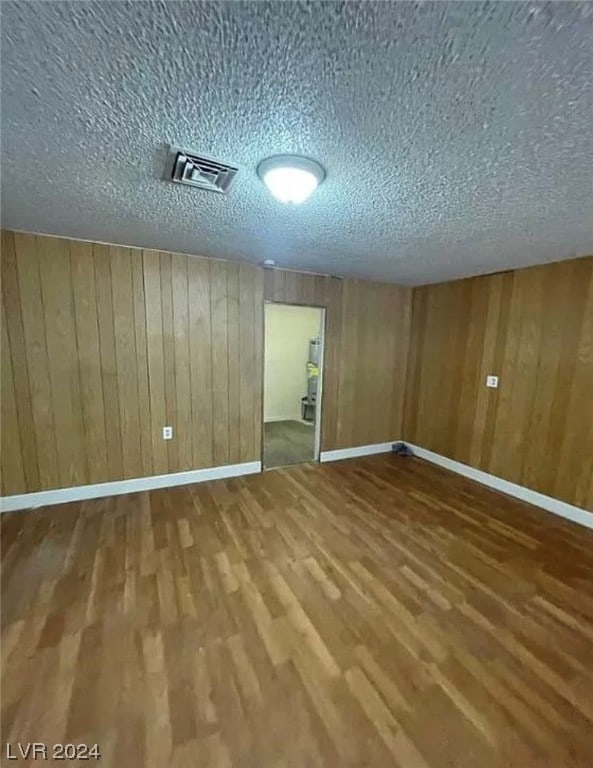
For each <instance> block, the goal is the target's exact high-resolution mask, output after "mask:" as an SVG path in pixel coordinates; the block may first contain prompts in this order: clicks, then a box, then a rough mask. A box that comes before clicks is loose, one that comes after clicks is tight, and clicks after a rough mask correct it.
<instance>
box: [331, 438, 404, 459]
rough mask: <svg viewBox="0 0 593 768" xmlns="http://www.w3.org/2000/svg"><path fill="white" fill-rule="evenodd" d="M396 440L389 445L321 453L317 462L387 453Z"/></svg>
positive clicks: (360, 446) (358, 446)
mask: <svg viewBox="0 0 593 768" xmlns="http://www.w3.org/2000/svg"><path fill="white" fill-rule="evenodd" d="M397 442H398V441H397V440H391V441H390V442H389V443H372V444H371V445H357V446H356V447H354V448H338V449H337V450H335V451H321V453H320V454H319V461H322V462H325V461H340V460H341V459H355V458H356V457H357V456H372V455H373V454H375V453H389V451H390V450H391V449H392V448H393V444H394V443H397Z"/></svg>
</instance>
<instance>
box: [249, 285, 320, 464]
mask: <svg viewBox="0 0 593 768" xmlns="http://www.w3.org/2000/svg"><path fill="white" fill-rule="evenodd" d="M267 304H280V305H282V306H285V307H304V308H307V309H319V310H320V311H321V321H320V323H319V346H320V349H319V381H318V383H317V403H316V407H315V425H314V427H313V428H314V430H315V436H314V446H313V461H319V456H320V454H321V440H322V428H321V426H322V425H321V422H322V415H323V373H324V368H325V331H326V323H327V308H326V307H325V306H323V305H321V304H306V303H301V302H296V301H272V300H271V299H264V312H263V315H264V317H263V320H264V322H263V340H262V371H261V375H262V378H261V382H262V388H261V393H262V395H261V396H262V409H261V468H262V472H263V471H264V470H265V469H266V466H265V464H264V445H265V435H264V425H265V421H264V414H265V406H266V305H267ZM295 466H296V465H295ZM269 469H275V467H270V468H269Z"/></svg>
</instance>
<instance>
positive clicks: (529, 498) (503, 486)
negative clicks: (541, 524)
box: [406, 442, 593, 528]
mask: <svg viewBox="0 0 593 768" xmlns="http://www.w3.org/2000/svg"><path fill="white" fill-rule="evenodd" d="M406 445H408V446H409V447H410V448H411V449H412V451H413V452H414V455H415V456H417V457H418V458H419V459H426V461H430V462H432V463H433V464H438V465H439V466H441V467H445V469H449V470H451V472H456V473H457V474H458V475H464V477H469V478H470V479H471V480H475V481H476V482H478V483H482V485H488V486H490V488H494V489H495V490H497V491H501V492H502V493H507V494H508V495H509V496H514V497H515V498H517V499H521V501H526V502H528V503H529V504H535V506H536V507H541V508H542V509H545V510H547V511H548V512H552V514H554V515H559V516H560V517H565V518H566V519H567V520H572V521H573V523H579V524H580V525H585V526H586V527H587V528H593V513H591V512H587V511H586V510H584V509H581V508H580V507H575V506H573V505H572V504H567V503H566V502H565V501H560V499H554V498H553V497H552V496H546V495H545V494H544V493H539V492H538V491H532V490H531V489H530V488H526V487H525V486H524V485H517V484H516V483H511V482H510V481H509V480H503V479H502V478H500V477H496V475H490V474H488V472H482V470H481V469H475V468H474V467H469V466H468V465H467V464H462V463H461V462H460V461H454V460H453V459H448V458H447V457H446V456H441V455H440V454H439V453H433V451H429V450H427V449H426V448H421V447H420V446H419V445H414V444H413V443H408V442H406Z"/></svg>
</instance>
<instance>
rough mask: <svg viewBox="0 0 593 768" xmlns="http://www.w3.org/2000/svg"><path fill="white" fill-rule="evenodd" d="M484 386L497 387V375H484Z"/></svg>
mask: <svg viewBox="0 0 593 768" xmlns="http://www.w3.org/2000/svg"><path fill="white" fill-rule="evenodd" d="M486 386H487V387H491V388H492V389H498V376H490V375H488V376H486Z"/></svg>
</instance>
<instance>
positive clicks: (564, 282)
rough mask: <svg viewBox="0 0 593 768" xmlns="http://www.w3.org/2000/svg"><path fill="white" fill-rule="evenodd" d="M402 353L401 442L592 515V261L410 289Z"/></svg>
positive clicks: (550, 265)
mask: <svg viewBox="0 0 593 768" xmlns="http://www.w3.org/2000/svg"><path fill="white" fill-rule="evenodd" d="M410 344H411V352H410V361H409V368H408V383H407V392H406V404H405V427H404V437H405V439H407V440H410V441H411V442H413V443H416V444H418V445H421V446H422V447H424V448H428V449H429V450H432V451H435V452H436V453H440V454H442V455H444V456H448V457H449V458H452V459H455V460H457V461H460V462H463V463H464V464H469V465H470V466H473V467H476V468H478V469H481V470H483V471H485V472H489V473H491V474H493V475H496V476H497V477H501V478H504V479H505V480H510V481H511V482H514V483H518V484H520V485H524V486H526V487H528V488H532V489H533V490H536V491H539V492H541V493H545V494H547V495H549V496H553V497H555V498H558V499H561V500H563V501H566V502H568V503H570V504H575V505H576V506H579V507H583V508H585V509H593V483H592V478H593V257H585V258H582V259H574V260H571V261H564V262H559V263H556V264H548V265H545V266H541V267H533V268H530V269H523V270H516V271H512V272H505V273H503V274H496V275H490V276H486V277H476V278H472V279H469V280H459V281H455V282H452V283H442V284H439V285H430V286H425V287H422V288H415V289H414V297H413V320H412V332H411V342H410ZM489 373H491V374H495V375H498V376H499V377H500V380H499V388H498V389H487V388H486V386H485V378H486V375H487V374H489Z"/></svg>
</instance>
